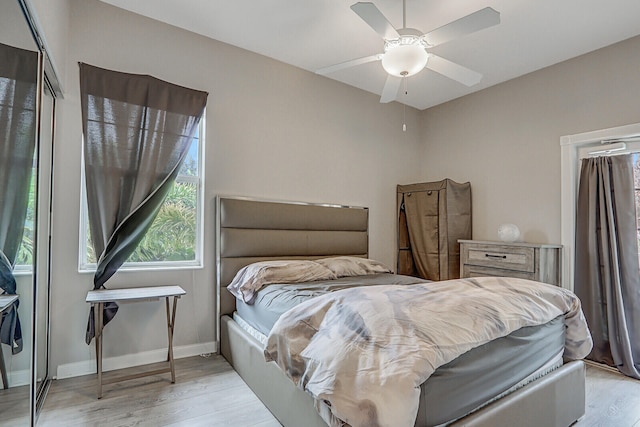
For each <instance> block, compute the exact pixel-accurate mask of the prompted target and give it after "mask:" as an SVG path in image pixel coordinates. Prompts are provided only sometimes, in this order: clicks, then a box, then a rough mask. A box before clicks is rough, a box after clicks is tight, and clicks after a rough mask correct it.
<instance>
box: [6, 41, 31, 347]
mask: <svg viewBox="0 0 640 427" xmlns="http://www.w3.org/2000/svg"><path fill="white" fill-rule="evenodd" d="M37 87H38V53H37V52H32V51H29V50H24V49H18V48H15V47H12V46H8V45H4V44H0V289H2V291H3V292H4V293H7V294H15V293H16V280H15V278H14V276H13V267H14V264H15V261H16V256H17V255H18V249H19V248H20V244H21V242H22V236H23V233H24V224H25V219H26V215H27V207H28V204H29V188H30V184H31V176H32V171H33V155H34V150H35V144H36V118H37V114H36V102H37ZM18 304H19V303H18V301H16V302H15V303H14V306H13V307H12V308H11V309H9V310H8V311H7V312H5V315H4V316H5V317H4V319H3V322H2V328H1V329H0V342H2V343H5V344H9V345H11V348H12V351H13V353H14V354H15V353H18V352H20V351H21V350H22V330H21V327H20V319H19V317H18Z"/></svg>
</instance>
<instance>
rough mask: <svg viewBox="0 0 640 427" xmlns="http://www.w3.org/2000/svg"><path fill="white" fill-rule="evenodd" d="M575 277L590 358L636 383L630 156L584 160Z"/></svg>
mask: <svg viewBox="0 0 640 427" xmlns="http://www.w3.org/2000/svg"><path fill="white" fill-rule="evenodd" d="M574 277H575V285H574V287H575V293H576V295H578V297H579V298H580V300H581V301H582V306H583V311H584V313H585V316H586V318H587V322H588V324H589V327H590V329H591V334H592V336H593V343H594V346H593V350H592V352H591V354H590V355H589V356H588V358H589V359H592V360H594V361H597V362H601V363H606V364H608V365H610V366H615V367H617V368H618V369H619V370H620V372H622V373H624V374H625V375H628V376H631V377H634V378H638V379H640V372H639V368H640V266H639V264H638V234H637V222H636V209H635V195H634V179H633V161H632V156H631V155H622V156H612V157H596V158H588V159H584V160H582V167H581V172H580V185H579V189H578V206H577V218H576V261H575V276H574Z"/></svg>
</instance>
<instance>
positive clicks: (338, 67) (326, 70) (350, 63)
mask: <svg viewBox="0 0 640 427" xmlns="http://www.w3.org/2000/svg"><path fill="white" fill-rule="evenodd" d="M380 59H382V54H377V55H371V56H365V57H362V58H357V59H351V60H349V61H345V62H341V63H339V64H335V65H330V66H328V67H324V68H320V69H319V70H316V74H322V75H324V74H330V73H333V72H335V71H338V70H342V69H344V68H349V67H355V66H356V65H360V64H366V63H367V62H373V61H379V60H380Z"/></svg>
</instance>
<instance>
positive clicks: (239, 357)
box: [216, 196, 585, 427]
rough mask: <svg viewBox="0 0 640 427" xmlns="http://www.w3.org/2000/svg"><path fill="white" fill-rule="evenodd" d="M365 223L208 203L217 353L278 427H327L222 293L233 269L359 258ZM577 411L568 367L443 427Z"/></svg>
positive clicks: (334, 215)
mask: <svg viewBox="0 0 640 427" xmlns="http://www.w3.org/2000/svg"><path fill="white" fill-rule="evenodd" d="M368 221H369V215H368V209H367V208H362V207H352V206H339V205H326V204H324V205H323V204H309V203H294V202H275V201H266V200H255V199H248V198H239V197H223V196H218V197H217V198H216V263H217V279H216V298H217V302H216V306H217V310H218V311H217V312H218V314H219V317H218V322H217V336H218V349H219V351H220V352H221V354H222V355H223V356H224V357H225V359H227V360H228V361H229V363H230V364H231V365H232V366H233V367H234V369H235V370H236V371H237V372H238V374H239V375H240V376H241V377H242V379H243V380H244V381H245V382H246V383H247V384H248V385H249V387H250V388H251V389H252V390H253V392H254V393H255V394H256V395H257V396H258V398H260V400H261V401H262V402H263V403H264V404H265V406H266V407H267V408H268V409H269V410H270V411H271V412H272V413H273V415H274V416H275V417H276V418H277V419H278V420H279V421H280V423H282V424H283V425H284V426H285V427H297V426H301V425H304V426H309V427H326V425H327V424H326V423H325V422H324V421H323V419H322V418H321V417H320V416H319V415H318V413H317V412H316V410H315V408H314V404H313V399H312V398H311V397H310V396H309V395H307V394H306V393H305V392H303V391H301V390H299V389H298V388H296V386H295V385H294V384H293V382H291V381H290V380H289V379H288V378H287V377H286V376H285V375H284V373H283V372H282V371H281V370H280V368H278V366H277V365H275V363H273V362H269V363H267V362H265V361H264V355H263V351H262V350H263V349H262V345H261V344H260V343H259V342H258V341H257V340H256V339H255V338H253V337H252V336H250V335H249V334H248V333H246V332H245V331H244V330H243V329H242V328H240V327H239V326H238V324H237V323H236V322H235V321H233V319H232V318H231V316H232V314H233V312H234V311H235V299H234V297H233V296H232V295H231V294H230V293H229V292H227V291H226V289H225V288H226V286H227V285H228V284H229V283H230V282H231V280H232V279H233V277H234V275H235V273H236V272H237V271H238V270H239V269H240V268H242V267H244V266H245V265H248V264H250V263H253V262H257V261H263V260H273V259H317V258H323V257H328V256H338V255H351V256H365V257H366V256H368V240H369V239H368ZM584 412H585V367H584V363H583V362H582V361H574V362H569V363H566V364H565V365H563V366H562V367H561V368H559V369H557V370H555V371H553V372H551V373H550V374H547V375H546V376H544V377H543V378H541V379H539V380H536V381H534V382H532V383H529V384H528V385H526V386H524V387H522V388H521V389H519V390H517V391H515V392H514V393H511V394H509V395H507V396H505V397H503V398H501V399H498V400H496V401H495V402H493V403H491V404H489V405H487V406H485V407H483V408H482V409H480V410H477V411H475V412H474V413H472V414H470V415H468V416H466V417H464V418H462V419H460V420H458V421H456V422H455V423H453V424H450V426H452V427H453V426H455V427H460V426H467V427H500V426H504V427H507V426H514V425H517V426H522V427H527V426H531V427H538V426H546V427H566V426H569V425H571V424H573V423H574V422H575V421H576V420H578V419H579V418H581V417H582V416H583V415H584ZM418 419H419V418H418Z"/></svg>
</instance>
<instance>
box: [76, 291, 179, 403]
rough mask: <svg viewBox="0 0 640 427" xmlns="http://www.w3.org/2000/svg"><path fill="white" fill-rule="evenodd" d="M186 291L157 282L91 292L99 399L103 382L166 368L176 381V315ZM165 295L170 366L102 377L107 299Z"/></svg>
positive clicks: (150, 298) (148, 298) (153, 298)
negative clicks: (174, 358) (104, 317)
mask: <svg viewBox="0 0 640 427" xmlns="http://www.w3.org/2000/svg"><path fill="white" fill-rule="evenodd" d="M185 294H186V292H185V291H184V289H182V288H181V287H180V286H177V285H171V286H153V287H145V288H124V289H100V290H96V291H89V292H87V299H86V302H87V303H89V304H91V306H92V307H93V312H94V316H95V341H96V360H97V365H98V366H97V371H98V399H100V398H101V397H102V385H103V384H112V383H115V382H118V381H127V380H132V379H135V378H140V377H146V376H149V375H158V374H163V373H165V372H171V382H172V383H174V382H176V372H175V367H174V363H173V326H174V324H175V319H176V306H177V303H178V299H179V298H180V297H181V296H182V295H185ZM171 297H173V308H172V309H171V310H170V308H169V299H170V298H171ZM161 298H164V300H165V305H166V308H167V333H168V337H169V346H168V355H167V362H168V364H169V366H167V367H165V368H161V369H156V370H153V371H149V372H143V373H137V374H131V375H123V376H120V377H116V378H110V379H108V380H103V379H102V329H103V327H104V324H103V312H104V304H105V303H107V302H120V303H127V302H144V301H159V300H160V299H161Z"/></svg>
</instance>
